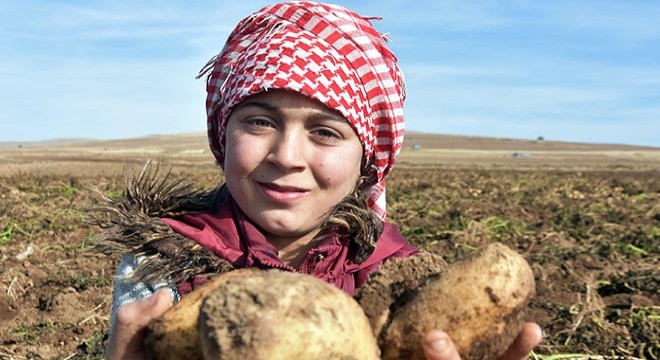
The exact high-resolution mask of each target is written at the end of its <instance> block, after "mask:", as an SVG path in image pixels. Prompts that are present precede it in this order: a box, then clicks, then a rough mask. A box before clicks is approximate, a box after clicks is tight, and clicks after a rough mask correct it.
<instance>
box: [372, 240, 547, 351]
mask: <svg viewBox="0 0 660 360" xmlns="http://www.w3.org/2000/svg"><path fill="white" fill-rule="evenodd" d="M534 293H535V285H534V275H533V274H532V270H531V269H530V268H529V265H528V264H527V262H526V261H525V259H524V258H523V257H522V256H520V255H519V254H518V253H516V252H515V251H513V250H511V249H509V248H507V247H506V246H504V245H502V244H499V243H493V244H490V245H488V246H486V247H485V248H483V249H480V250H478V251H476V252H475V253H474V254H472V255H471V256H469V257H468V258H466V259H464V260H462V261H460V262H457V263H455V264H452V265H451V266H450V267H449V268H448V269H447V270H446V271H445V272H444V273H442V274H439V275H437V276H433V277H430V278H429V279H428V280H427V281H426V283H425V284H424V285H423V286H422V287H421V288H420V289H419V290H418V291H416V292H414V293H412V294H407V295H406V299H409V302H407V303H405V304H403V305H402V306H401V307H398V308H396V309H395V310H394V311H393V312H392V314H391V316H390V322H389V324H387V325H385V329H384V330H383V331H382V332H381V333H380V338H379V343H380V347H381V351H382V352H383V358H385V359H424V353H423V351H422V348H421V345H420V344H421V341H422V339H423V337H424V336H425V334H426V333H427V332H428V331H429V330H431V329H442V330H444V331H446V332H447V333H448V334H449V335H450V337H451V338H452V340H453V341H454V343H455V345H456V347H457V349H458V351H459V353H460V354H461V357H462V358H463V359H496V358H497V357H498V356H499V355H501V354H503V353H504V351H505V350H506V348H507V347H508V345H509V344H511V343H512V342H513V340H514V338H515V337H516V335H517V334H518V333H519V332H520V330H521V328H522V325H523V310H524V308H525V307H526V305H527V302H528V300H529V299H530V298H531V297H532V296H533V295H534Z"/></svg>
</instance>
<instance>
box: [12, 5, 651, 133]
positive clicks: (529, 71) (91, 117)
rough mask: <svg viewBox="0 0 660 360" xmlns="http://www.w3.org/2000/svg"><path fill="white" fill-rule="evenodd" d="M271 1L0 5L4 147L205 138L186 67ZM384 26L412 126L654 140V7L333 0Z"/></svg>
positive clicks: (198, 86) (197, 63)
mask: <svg viewBox="0 0 660 360" xmlns="http://www.w3.org/2000/svg"><path fill="white" fill-rule="evenodd" d="M268 3H271V1H251V0H242V1H226V0H215V1H207V0H188V1H183V0H181V1H174V0H172V1H165V0H163V1H155V0H146V1H140V0H131V1H128V0H107V1H105V0H103V1H92V0H79V1H60V0H48V1H46V0H42V1H36V0H22V1H12V0H0V83H1V84H2V85H1V87H0V141H30V140H45V139H54V138H97V139H114V138H128V137H137V136H143V135H150V134H170V133H180V132H193V131H204V130H205V129H206V120H205V115H204V98H205V92H204V82H203V81H202V80H195V75H196V74H197V71H198V70H199V69H200V68H201V67H202V66H203V65H204V64H205V63H206V61H207V60H208V59H209V58H210V57H211V56H213V55H215V54H216V53H218V52H219V51H220V49H221V48H222V44H223V43H224V40H225V39H226V37H227V35H228V34H229V32H230V31H231V29H233V27H234V26H235V24H236V23H237V22H238V21H239V20H240V19H241V18H243V17H244V16H246V15H248V14H249V13H251V12H253V11H255V10H257V9H259V8H260V7H261V6H263V5H266V4H268ZM335 3H337V4H340V5H344V6H347V7H349V8H351V9H352V10H355V11H357V12H359V13H361V14H363V15H374V16H376V15H377V16H382V17H384V19H383V20H382V21H378V22H376V27H377V28H378V29H379V30H381V31H383V32H387V33H390V35H391V37H392V39H393V41H392V43H391V46H392V48H393V50H394V51H395V53H397V55H398V57H399V60H400V63H401V67H402V68H403V71H404V73H405V75H406V80H407V85H408V100H407V102H406V118H407V123H406V126H407V128H408V129H409V130H416V131H425V132H436V133H445V134H462V135H480V136H495V137H505V138H522V139H535V138H536V137H538V136H543V137H545V138H546V139H548V140H563V141H580V142H596V143H620V144H638V145H651V146H660V25H658V19H659V18H660V1H653V0H648V1H642V0H639V1H618V0H616V1H615V0H612V1H609V0H594V1H568V0H566V1H564V0H558V1H535V0H534V1H531V0H530V1H524V0H520V1H515V0H512V1H460V0H455V1H434V0H428V1H424V0H421V1H404V0H399V1H396V0H379V1H354V2H349V1H336V2H335Z"/></svg>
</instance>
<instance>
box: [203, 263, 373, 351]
mask: <svg viewBox="0 0 660 360" xmlns="http://www.w3.org/2000/svg"><path fill="white" fill-rule="evenodd" d="M198 330H199V334H200V336H201V338H200V344H201V348H202V351H203V353H204V358H205V359H273V360H277V359H379V350H378V346H377V344H376V339H375V337H374V336H373V333H372V330H371V327H370V325H369V321H368V320H367V317H366V315H365V314H364V312H363V311H362V309H361V308H360V306H359V305H358V303H357V302H356V301H355V300H353V299H352V298H351V297H350V296H348V295H347V294H346V293H344V292H343V291H342V290H340V289H338V288H336V287H335V286H333V285H331V284H328V283H326V282H324V281H322V280H319V279H317V278H314V277H312V276H310V275H302V274H297V273H290V272H283V271H278V270H268V271H262V272H261V273H259V274H257V275H253V276H243V277H234V278H232V279H229V280H228V281H226V282H224V283H222V284H220V286H218V287H217V288H216V289H214V290H213V291H212V292H211V293H210V294H209V295H208V296H207V297H206V299H205V300H204V303H203V305H202V308H201V311H200V316H199V328H198Z"/></svg>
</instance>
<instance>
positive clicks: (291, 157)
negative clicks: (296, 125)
mask: <svg viewBox="0 0 660 360" xmlns="http://www.w3.org/2000/svg"><path fill="white" fill-rule="evenodd" d="M304 145H305V137H304V134H302V131H298V130H295V129H292V130H286V131H283V132H281V133H280V135H279V136H277V137H276V138H275V139H274V141H273V144H272V147H271V150H270V153H269V154H268V156H267V160H268V161H269V162H270V163H272V164H274V165H275V166H277V167H278V168H280V169H282V170H290V169H299V168H303V167H304V166H305V160H304Z"/></svg>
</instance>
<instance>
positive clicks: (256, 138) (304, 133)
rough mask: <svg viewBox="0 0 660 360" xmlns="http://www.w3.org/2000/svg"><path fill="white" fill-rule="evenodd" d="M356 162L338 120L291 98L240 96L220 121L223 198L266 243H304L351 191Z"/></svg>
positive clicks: (346, 129)
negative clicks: (222, 130)
mask: <svg viewBox="0 0 660 360" xmlns="http://www.w3.org/2000/svg"><path fill="white" fill-rule="evenodd" d="M361 161H362V145H361V143H360V140H359V138H358V136H357V135H356V133H355V131H354V130H353V128H352V127H351V125H350V124H349V123H348V122H347V121H346V119H344V118H343V117H342V116H341V115H340V114H338V113H337V112H335V111H333V110H331V109H329V108H327V107H326V106H324V105H323V104H322V103H320V102H318V101H315V100H312V99H310V98H308V97H306V96H303V95H300V94H297V93H295V92H289V91H283V90H274V91H272V90H271V91H267V92H262V93H259V94H257V95H254V96H251V97H248V98H247V99H245V100H244V101H242V102H241V103H240V104H238V105H237V106H236V107H235V108H234V110H233V111H232V114H231V115H230V116H229V119H228V121H227V132H226V144H225V163H224V170H225V179H226V181H227V185H228V187H229V191H230V192H231V194H232V196H233V198H234V199H235V201H236V203H237V204H238V206H239V207H240V208H241V210H243V212H244V213H245V214H246V215H247V216H248V217H249V218H250V219H251V220H252V221H253V222H254V223H255V224H256V225H258V226H259V227H260V228H261V229H262V230H263V231H264V232H265V233H266V237H267V238H268V239H269V241H271V242H272V243H278V244H288V243H292V242H303V243H306V242H308V241H310V240H311V239H312V238H313V237H314V236H315V235H316V234H317V233H318V231H319V228H320V226H321V224H322V223H323V220H324V218H325V217H326V216H327V215H328V213H329V212H330V211H331V210H332V208H334V207H335V206H336V205H337V204H338V203H339V202H340V201H341V200H342V199H343V198H344V197H345V196H346V195H347V194H348V193H350V192H351V190H352V189H353V188H354V186H355V185H356V183H357V180H358V178H359V177H360V165H361Z"/></svg>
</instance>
